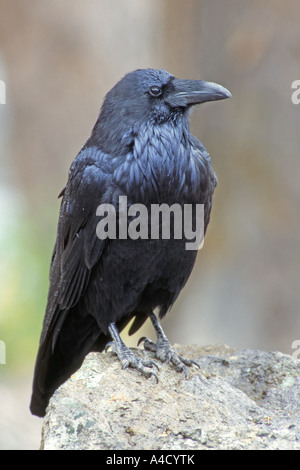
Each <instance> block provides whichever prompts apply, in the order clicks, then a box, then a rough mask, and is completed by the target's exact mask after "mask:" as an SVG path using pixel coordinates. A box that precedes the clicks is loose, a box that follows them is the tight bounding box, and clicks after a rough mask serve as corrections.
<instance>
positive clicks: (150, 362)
mask: <svg viewBox="0 0 300 470" xmlns="http://www.w3.org/2000/svg"><path fill="white" fill-rule="evenodd" d="M148 364H151V366H154V367H156V369H157V370H159V367H158V365H157V364H156V362H154V361H149V362H148Z"/></svg>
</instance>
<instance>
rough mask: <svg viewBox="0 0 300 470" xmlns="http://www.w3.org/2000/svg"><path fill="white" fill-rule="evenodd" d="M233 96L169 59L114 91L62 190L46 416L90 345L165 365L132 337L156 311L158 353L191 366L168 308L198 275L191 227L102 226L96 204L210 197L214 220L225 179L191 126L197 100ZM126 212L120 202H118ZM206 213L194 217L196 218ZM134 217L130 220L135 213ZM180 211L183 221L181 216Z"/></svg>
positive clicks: (36, 400) (35, 404) (147, 365)
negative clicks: (165, 233) (127, 338)
mask: <svg viewBox="0 0 300 470" xmlns="http://www.w3.org/2000/svg"><path fill="white" fill-rule="evenodd" d="M229 97H231V94H230V92H229V91H228V90H226V89H225V88H223V87H222V86H220V85H217V84H215V83H211V82H205V81H202V80H181V79H177V78H175V77H174V76H173V75H171V74H169V73H168V72H166V71H165V70H154V69H138V70H135V71H133V72H131V73H128V74H127V75H125V77H123V78H122V79H121V80H120V81H119V82H118V83H117V84H116V85H115V86H114V87H113V88H112V89H111V90H110V91H109V92H108V94H107V95H106V97H105V100H104V102H103V105H102V108H101V111H100V114H99V117H98V120H97V121H96V124H95V126H94V128H93V130H92V133H91V136H90V138H89V139H88V140H87V142H86V144H85V145H84V146H83V147H82V149H81V150H80V152H79V153H78V155H77V156H76V158H75V159H74V161H73V163H72V165H71V167H70V170H69V177H68V181H67V184H66V186H65V188H64V189H63V190H62V192H61V193H60V196H62V201H61V208H60V215H59V221H58V229H57V238H56V243H55V247H54V251H53V255H52V260H51V267H50V287H49V293H48V302H47V307H46V313H45V317H44V322H43V329H42V333H41V338H40V344H39V350H38V354H37V359H36V365H35V371H34V379H33V392H32V397H31V404H30V409H31V412H32V413H33V414H35V415H37V416H44V415H45V410H46V407H47V405H48V402H49V399H50V397H51V396H52V395H53V393H54V391H55V390H56V389H57V388H58V387H59V386H60V385H61V384H62V383H63V382H64V381H65V380H67V379H68V378H69V377H70V376H71V375H72V374H73V373H74V372H75V371H76V370H77V369H78V368H79V367H80V366H81V364H82V362H83V360H84V358H85V356H86V355H87V354H88V353H89V352H91V351H103V350H104V349H107V348H108V347H110V346H111V347H112V350H113V352H114V353H115V354H116V355H117V356H118V357H119V359H120V361H121V364H122V367H123V368H125V367H127V366H130V367H134V368H136V369H138V370H139V371H140V372H141V373H142V374H143V375H144V376H145V377H147V378H148V377H150V376H154V377H155V378H156V379H157V374H156V373H155V372H154V370H153V367H154V366H156V363H155V362H154V361H152V360H149V361H142V360H141V359H140V358H139V357H138V356H137V355H136V354H134V352H133V351H132V350H130V349H129V348H128V347H126V346H125V344H124V343H123V341H122V340H121V338H120V336H119V332H120V331H121V330H122V329H123V328H124V327H125V326H126V325H127V324H128V323H129V321H130V320H132V319H133V323H132V325H131V327H130V330H129V334H132V333H134V332H136V331H137V330H138V329H139V328H140V327H141V325H142V324H143V323H144V322H145V321H146V319H147V318H148V317H149V318H150V320H151V322H152V324H153V326H154V329H155V332H156V335H157V343H154V342H152V341H150V340H149V339H148V338H141V340H140V341H143V342H144V348H145V349H147V350H150V351H153V352H154V357H157V358H158V359H159V360H161V361H166V360H167V361H168V362H170V363H171V364H173V366H174V367H175V369H176V370H177V371H179V372H184V373H185V374H186V366H191V365H192V364H193V363H194V362H193V361H191V360H189V359H185V358H183V357H181V356H179V355H178V354H177V353H176V352H175V351H174V349H172V347H171V345H170V343H169V341H168V339H167V337H166V335H165V334H164V331H163V329H162V327H161V325H160V323H159V320H158V318H157V316H156V315H155V314H154V310H155V309H157V310H158V312H159V318H162V317H163V316H164V315H165V314H166V313H167V311H168V310H169V309H170V307H171V306H172V305H173V303H174V302H175V300H176V298H177V296H178V295H179V293H180V291H181V289H182V288H183V286H184V285H185V283H186V281H187V279H188V278H189V276H190V273H191V271H192V268H193V265H194V263H195V259H196V255H197V250H196V249H193V250H186V249H185V248H186V247H185V241H186V240H185V237H184V236H183V237H182V239H177V237H175V236H171V237H170V238H169V239H165V238H162V237H158V238H154V239H151V237H149V238H145V237H134V238H130V237H127V238H124V237H121V236H119V237H111V238H109V237H107V238H105V237H103V238H99V237H98V236H97V233H96V232H97V223H98V222H99V217H97V207H98V206H99V205H100V204H110V205H112V206H113V207H115V208H116V210H117V211H118V201H119V197H120V196H126V197H127V204H128V207H130V206H131V205H132V204H143V205H144V206H145V207H147V208H149V207H150V206H151V205H152V204H163V203H165V204H168V205H173V204H179V205H180V207H183V206H184V205H185V204H190V205H191V206H192V207H195V206H196V204H203V205H204V232H205V231H206V228H207V225H208V223H209V218H210V211H211V206H212V196H213V192H214V188H215V186H216V183H217V179H216V176H215V174H214V172H213V170H212V167H211V162H210V157H209V155H208V153H207V151H206V149H205V148H204V147H203V145H202V144H201V143H200V142H199V141H198V140H197V139H196V138H195V137H194V136H192V135H191V134H190V130H189V110H190V109H191V107H192V106H194V105H196V104H200V103H204V102H207V101H214V100H221V99H225V98H229ZM119 217H120V214H119ZM194 222H195V220H194ZM128 223H129V220H128ZM170 223H173V225H174V220H173V219H172V221H171V222H170Z"/></svg>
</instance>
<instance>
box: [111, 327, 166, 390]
mask: <svg viewBox="0 0 300 470" xmlns="http://www.w3.org/2000/svg"><path fill="white" fill-rule="evenodd" d="M108 330H109V333H110V336H111V338H112V341H110V342H109V343H107V345H106V347H105V352H106V351H107V349H108V348H109V347H110V346H111V348H112V351H113V353H114V354H116V355H117V356H118V358H119V360H120V362H121V364H122V368H123V369H126V367H133V368H135V369H137V370H139V371H140V372H141V373H142V374H143V375H144V376H145V377H146V378H147V379H148V378H149V377H151V375H153V376H154V377H155V380H156V381H157V382H158V377H157V375H156V373H155V372H154V371H153V370H151V368H152V367H153V366H154V367H156V368H157V369H158V366H157V364H156V363H155V362H154V361H143V360H142V359H141V358H140V357H138V356H137V355H135V354H134V353H133V351H131V349H129V348H128V347H127V346H126V345H125V344H124V343H123V341H122V339H121V338H120V335H119V332H118V329H117V327H116V325H115V323H111V324H110V325H109V327H108Z"/></svg>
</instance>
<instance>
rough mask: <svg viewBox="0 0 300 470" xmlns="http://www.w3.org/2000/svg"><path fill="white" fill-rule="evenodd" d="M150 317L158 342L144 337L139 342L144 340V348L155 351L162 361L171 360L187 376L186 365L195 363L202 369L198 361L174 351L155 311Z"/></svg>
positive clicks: (177, 369) (178, 370)
mask: <svg viewBox="0 0 300 470" xmlns="http://www.w3.org/2000/svg"><path fill="white" fill-rule="evenodd" d="M149 318H150V320H151V322H152V324H153V326H154V329H155V332H156V335H157V343H153V341H151V340H150V339H148V338H145V337H143V338H141V339H140V340H139V342H138V344H140V343H141V342H142V341H143V342H144V348H145V349H146V350H147V351H152V352H155V355H156V357H157V358H158V359H159V360H160V361H162V362H166V361H167V363H168V364H169V363H170V362H171V363H172V364H173V365H174V366H175V369H176V371H177V372H183V373H184V375H185V376H187V368H186V366H188V367H190V366H191V365H193V364H194V365H196V366H197V367H199V369H200V366H199V364H198V363H197V362H196V361H193V360H191V359H185V358H183V357H182V356H179V354H177V353H176V352H175V351H174V349H173V348H172V346H171V344H170V342H169V340H168V338H167V337H166V335H165V332H164V330H163V329H162V327H161V324H160V323H159V321H158V319H157V318H156V316H155V315H154V313H153V312H152V313H151V314H150V315H149Z"/></svg>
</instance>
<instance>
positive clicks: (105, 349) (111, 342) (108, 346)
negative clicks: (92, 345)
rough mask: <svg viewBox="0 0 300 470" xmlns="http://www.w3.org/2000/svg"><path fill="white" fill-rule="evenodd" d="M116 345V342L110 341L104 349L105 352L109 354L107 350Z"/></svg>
mask: <svg viewBox="0 0 300 470" xmlns="http://www.w3.org/2000/svg"><path fill="white" fill-rule="evenodd" d="M113 345H114V342H113V341H109V342H108V343H106V345H105V348H104V351H105V352H106V353H107V350H108V349H109V348H110V347H111V346H112V347H113Z"/></svg>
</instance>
